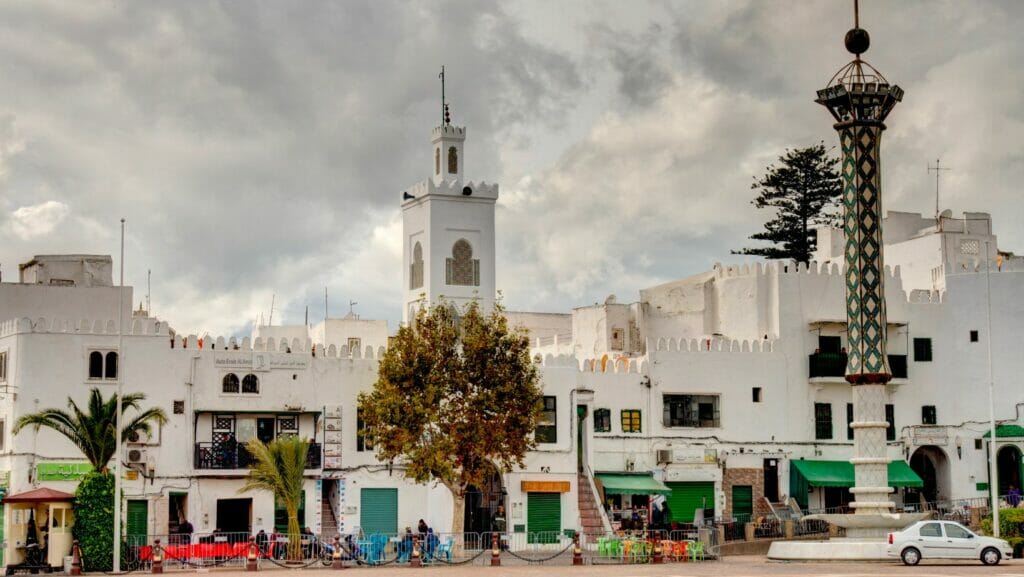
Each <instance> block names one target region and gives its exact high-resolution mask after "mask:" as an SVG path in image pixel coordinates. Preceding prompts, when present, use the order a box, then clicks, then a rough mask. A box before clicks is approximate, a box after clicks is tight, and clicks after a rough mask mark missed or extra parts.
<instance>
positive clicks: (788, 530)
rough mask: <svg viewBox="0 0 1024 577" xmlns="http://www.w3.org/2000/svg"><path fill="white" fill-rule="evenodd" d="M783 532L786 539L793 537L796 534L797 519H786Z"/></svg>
mask: <svg viewBox="0 0 1024 577" xmlns="http://www.w3.org/2000/svg"><path fill="white" fill-rule="evenodd" d="M782 534H783V536H785V537H786V539H792V538H793V537H795V536H796V521H794V520H792V519H786V521H785V522H784V523H783V524H782Z"/></svg>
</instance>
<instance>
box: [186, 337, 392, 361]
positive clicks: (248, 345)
mask: <svg viewBox="0 0 1024 577" xmlns="http://www.w3.org/2000/svg"><path fill="white" fill-rule="evenodd" d="M170 347H171V348H172V349H182V350H189V351H197V352H200V353H204V352H207V351H210V352H214V353H216V352H222V351H241V352H261V353H262V352H268V353H285V354H293V355H305V356H309V357H320V358H327V359H367V360H378V359H380V358H382V357H383V356H384V352H385V348H384V347H377V348H374V347H372V346H369V345H368V346H366V347H360V348H353V349H351V350H350V349H349V347H348V346H347V345H342V346H341V347H340V348H339V347H336V346H335V345H330V346H329V347H324V345H323V343H314V342H313V341H312V340H310V339H298V338H294V339H291V340H289V339H287V338H280V339H274V338H266V339H265V338H263V337H256V338H255V339H250V338H249V337H243V338H241V339H239V338H237V337H227V338H225V337H212V336H210V335H203V336H199V335H195V334H191V335H187V336H185V335H175V336H174V337H172V338H171V341H170Z"/></svg>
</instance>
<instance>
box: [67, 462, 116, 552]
mask: <svg viewBox="0 0 1024 577" xmlns="http://www.w3.org/2000/svg"><path fill="white" fill-rule="evenodd" d="M73 534H74V537H75V539H78V545H79V547H81V550H82V570H84V571H87V572H88V571H110V569H111V568H112V567H113V564H114V562H113V556H114V476H113V475H110V474H103V473H97V472H95V471H93V472H91V473H89V474H87V475H86V476H85V477H84V478H83V479H82V481H81V482H80V483H79V484H78V489H77V490H76V491H75V525H74V529H73Z"/></svg>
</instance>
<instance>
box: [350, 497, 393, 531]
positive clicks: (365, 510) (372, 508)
mask: <svg viewBox="0 0 1024 577" xmlns="http://www.w3.org/2000/svg"><path fill="white" fill-rule="evenodd" d="M359 525H360V526H361V528H362V530H363V533H364V534H366V535H373V534H374V533H383V534H385V535H394V534H397V533H398V489H363V490H362V491H360V492H359Z"/></svg>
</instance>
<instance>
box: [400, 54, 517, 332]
mask: <svg viewBox="0 0 1024 577" xmlns="http://www.w3.org/2000/svg"><path fill="white" fill-rule="evenodd" d="M443 74H444V72H443V69H442V76H441V82H442V87H443V83H444V76H443ZM442 94H443V88H442ZM442 99H443V96H442ZM443 110H444V118H443V121H442V124H441V126H438V127H436V128H434V130H433V133H432V136H431V139H430V144H431V153H430V156H431V160H432V161H433V162H432V163H431V169H432V170H431V174H432V176H431V177H430V178H429V179H427V180H425V181H423V182H420V183H418V184H416V185H414V186H413V187H411V188H410V189H409V190H407V191H405V192H403V193H402V239H403V246H402V267H403V268H402V270H403V272H402V294H403V295H404V296H405V298H404V299H403V307H402V309H403V310H402V321H403V322H409V320H410V319H411V318H412V317H413V316H414V314H415V311H416V309H417V308H418V307H420V306H424V305H426V304H428V303H430V304H433V303H436V302H437V301H438V300H439V299H441V298H443V299H445V300H447V301H450V302H452V303H454V304H455V305H456V306H457V307H460V308H461V307H463V306H465V305H466V304H468V303H469V302H470V301H472V300H477V301H478V302H480V304H481V305H482V306H483V308H484V310H491V309H492V308H493V307H494V294H495V287H494V203H495V202H496V201H497V200H498V185H497V184H486V183H484V182H481V183H480V184H474V183H472V182H469V181H465V180H464V179H463V173H464V172H465V156H464V155H463V145H464V144H465V142H466V129H465V127H461V126H454V125H452V124H451V117H450V115H449V112H448V105H447V104H444V108H443Z"/></svg>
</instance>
